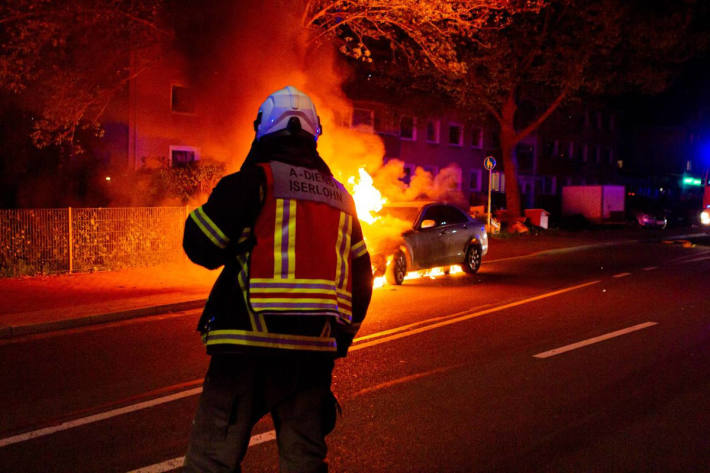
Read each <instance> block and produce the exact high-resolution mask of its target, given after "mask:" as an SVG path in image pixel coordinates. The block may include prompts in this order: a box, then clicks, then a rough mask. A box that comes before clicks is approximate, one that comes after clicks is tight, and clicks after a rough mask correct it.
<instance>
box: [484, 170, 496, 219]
mask: <svg viewBox="0 0 710 473" xmlns="http://www.w3.org/2000/svg"><path fill="white" fill-rule="evenodd" d="M483 167H485V168H486V169H487V170H488V231H489V232H490V231H491V190H492V189H491V187H492V184H493V169H494V168H495V167H496V159H495V158H494V157H493V156H486V159H484V160H483Z"/></svg>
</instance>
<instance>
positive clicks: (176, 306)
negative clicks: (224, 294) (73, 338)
mask: <svg viewBox="0 0 710 473" xmlns="http://www.w3.org/2000/svg"><path fill="white" fill-rule="evenodd" d="M205 302H207V299H198V300H192V301H185V302H176V303H173V304H163V305H156V306H150V307H142V308H140V309H130V310H123V311H119V312H110V313H107V314H96V315H87V316H83V317H77V318H73V319H66V320H57V321H52V322H41V323H37V324H29V325H15V326H7V325H4V326H0V340H3V339H9V338H15V337H21V336H23V335H36V334H39V333H47V332H58V331H61V330H69V329H72V328H79V327H86V326H88V325H99V324H105V323H109V322H117V321H120V320H127V319H135V318H140V317H148V316H151V315H158V314H164V313H169V312H182V311H185V310H192V309H201V308H202V307H204V305H205Z"/></svg>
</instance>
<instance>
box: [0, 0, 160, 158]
mask: <svg viewBox="0 0 710 473" xmlns="http://www.w3.org/2000/svg"><path fill="white" fill-rule="evenodd" d="M160 6H161V3H160V2H159V1H156V0H73V1H71V2H66V1H63V0H8V1H6V2H3V3H2V4H1V5H0V25H1V26H0V28H1V29H0V89H2V90H4V91H6V92H10V93H13V94H15V95H16V96H17V97H18V99H19V100H18V101H19V102H20V103H21V104H22V107H23V108H24V109H26V110H32V111H33V112H34V114H35V116H34V117H33V121H34V127H33V131H32V138H33V140H34V142H35V144H36V145H37V146H39V147H44V146H48V145H50V144H67V143H69V144H72V143H73V140H74V137H75V134H76V132H77V130H79V129H91V130H93V131H95V132H100V125H99V118H100V117H101V115H102V113H103V112H104V110H105V109H106V107H107V105H108V104H109V102H110V101H111V99H112V98H113V97H114V96H115V95H116V94H117V93H118V92H119V91H120V90H122V88H123V87H124V86H125V84H126V83H127V81H129V80H130V79H131V78H132V77H135V76H136V75H137V74H139V73H140V72H141V71H142V70H143V69H145V68H146V67H147V66H148V65H149V64H150V63H151V62H152V61H153V60H154V58H155V57H156V50H157V47H158V46H159V45H160V44H161V43H163V42H164V41H166V40H168V39H170V37H171V34H170V33H168V32H167V31H165V30H163V29H162V28H161V26H160V23H159V21H158V17H159V13H160Z"/></svg>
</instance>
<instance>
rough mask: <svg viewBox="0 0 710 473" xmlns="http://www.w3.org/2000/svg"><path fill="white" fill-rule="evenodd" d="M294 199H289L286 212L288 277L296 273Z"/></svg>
mask: <svg viewBox="0 0 710 473" xmlns="http://www.w3.org/2000/svg"><path fill="white" fill-rule="evenodd" d="M296 203H297V202H296V200H295V199H291V200H289V203H288V205H289V213H288V278H289V279H291V278H293V277H295V275H296Z"/></svg>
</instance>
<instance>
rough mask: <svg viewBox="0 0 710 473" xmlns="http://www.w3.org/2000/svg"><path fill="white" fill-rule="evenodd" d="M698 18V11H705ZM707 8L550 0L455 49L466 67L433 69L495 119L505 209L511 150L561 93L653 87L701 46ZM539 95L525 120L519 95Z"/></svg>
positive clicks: (511, 203)
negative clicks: (480, 39)
mask: <svg viewBox="0 0 710 473" xmlns="http://www.w3.org/2000/svg"><path fill="white" fill-rule="evenodd" d="M703 18H705V20H703ZM706 19H707V8H706V7H705V6H703V5H702V4H701V3H700V2H699V3H697V4H696V3H694V2H686V3H684V4H680V5H679V4H677V3H674V4H672V5H671V4H663V2H656V4H655V5H653V6H651V7H650V8H649V5H648V3H647V2H622V1H616V0H601V1H597V2H587V1H584V0H553V1H551V2H550V3H549V4H548V5H547V6H546V7H545V8H544V9H543V10H542V11H541V13H540V14H539V15H534V16H533V15H529V14H525V13H522V14H520V15H517V16H516V17H515V18H514V19H513V21H511V22H510V24H509V25H508V26H507V27H506V28H505V29H499V30H495V31H485V32H484V33H483V42H485V43H486V44H488V45H491V47H482V46H481V43H477V42H469V43H468V44H467V47H466V48H462V49H461V54H462V57H463V59H462V62H463V63H465V64H466V66H467V68H466V69H467V71H466V74H464V75H461V76H455V75H451V74H449V75H446V76H443V75H438V77H437V78H438V79H439V84H441V85H443V87H444V88H445V89H446V90H447V92H448V93H449V94H451V95H452V96H454V97H455V98H456V100H457V102H458V103H461V104H463V105H465V106H469V107H473V106H476V105H478V106H483V107H485V109H486V110H487V111H488V113H489V114H490V115H491V116H492V117H494V119H495V120H496V121H497V123H498V125H499V127H500V149H501V154H502V159H503V167H504V172H505V178H506V204H507V210H508V216H509V217H510V218H516V217H519V216H520V215H521V210H522V209H521V204H520V190H519V187H518V179H517V177H518V176H517V165H516V162H515V159H514V149H515V146H516V144H517V143H519V142H520V141H521V140H522V139H524V138H525V137H526V136H528V135H529V134H531V133H532V132H534V131H535V130H536V129H537V128H538V127H539V126H540V125H541V124H542V123H543V122H544V121H545V120H546V119H547V118H548V117H550V115H551V114H552V113H553V112H554V111H555V110H556V109H558V108H559V107H560V106H561V105H562V104H563V103H565V101H566V100H568V99H570V98H572V97H574V96H579V95H582V94H584V95H599V94H605V95H608V94H617V93H621V92H636V93H639V92H641V93H657V92H660V91H662V90H663V89H665V88H666V87H667V86H668V84H669V80H670V79H671V77H672V76H673V73H674V72H676V71H677V69H678V65H679V64H681V63H683V62H684V61H687V60H688V59H689V58H690V57H692V56H693V55H694V54H695V53H696V52H697V51H698V49H699V48H701V47H704V46H705V45H707V30H706V27H705V26H704V24H706V21H707V20H706ZM530 99H532V100H534V101H535V102H537V103H538V104H539V106H538V107H537V108H536V113H534V114H532V116H529V117H527V120H525V121H524V120H523V117H522V116H521V114H520V113H519V110H520V107H519V106H520V104H521V103H522V102H523V101H525V100H530Z"/></svg>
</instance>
